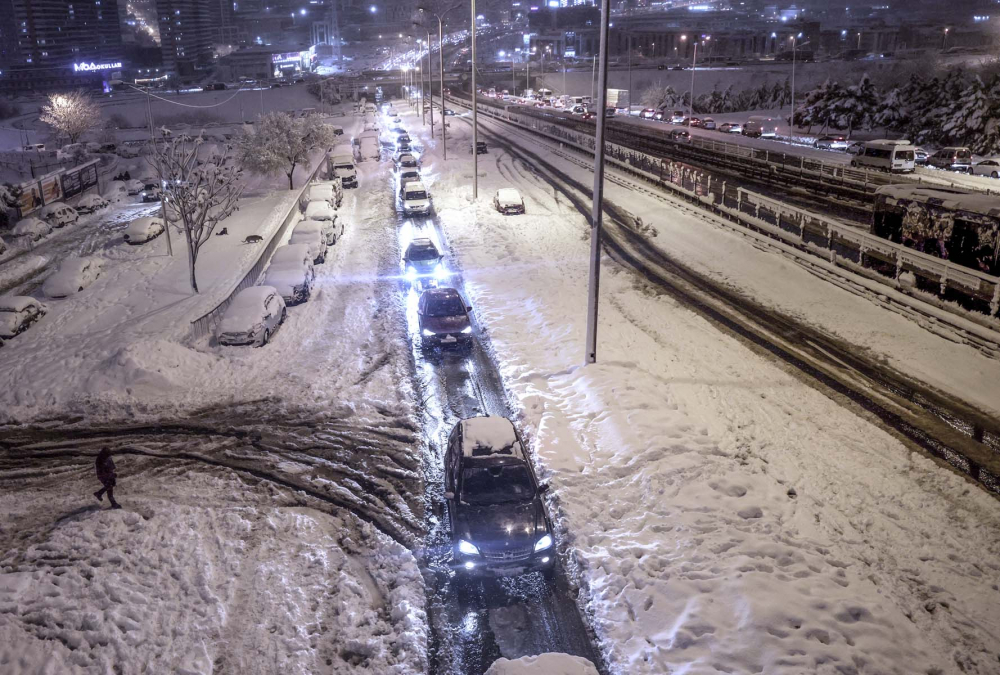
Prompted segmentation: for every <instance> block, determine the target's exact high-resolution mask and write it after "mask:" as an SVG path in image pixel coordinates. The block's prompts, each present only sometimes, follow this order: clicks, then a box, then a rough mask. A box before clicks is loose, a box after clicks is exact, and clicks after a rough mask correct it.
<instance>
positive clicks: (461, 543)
mask: <svg viewBox="0 0 1000 675" xmlns="http://www.w3.org/2000/svg"><path fill="white" fill-rule="evenodd" d="M536 546H537V545H536ZM458 552H459V553H463V554H465V555H479V549H478V548H476V545H475V544H473V543H472V542H468V541H466V540H464V539H459V540H458Z"/></svg>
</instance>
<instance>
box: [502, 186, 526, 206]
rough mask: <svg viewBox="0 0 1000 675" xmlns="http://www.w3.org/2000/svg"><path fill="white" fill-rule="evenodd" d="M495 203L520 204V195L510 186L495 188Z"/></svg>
mask: <svg viewBox="0 0 1000 675" xmlns="http://www.w3.org/2000/svg"><path fill="white" fill-rule="evenodd" d="M497 203H499V204H500V206H520V205H521V204H522V201H521V195H520V194H519V193H518V191H517V190H514V189H512V188H503V189H502V190H497Z"/></svg>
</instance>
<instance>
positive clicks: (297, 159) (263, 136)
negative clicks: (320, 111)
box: [237, 112, 335, 190]
mask: <svg viewBox="0 0 1000 675" xmlns="http://www.w3.org/2000/svg"><path fill="white" fill-rule="evenodd" d="M334 141H335V136H334V135H333V128H332V127H331V126H330V125H328V124H324V123H323V122H321V121H320V120H319V118H318V117H317V116H315V115H310V116H309V117H305V118H293V117H292V116H291V115H288V114H287V113H282V112H273V113H268V114H267V115H264V116H263V117H262V118H260V120H258V122H257V124H254V125H253V127H252V128H248V129H245V130H244V131H243V133H242V134H241V135H240V137H239V139H238V140H237V148H238V156H239V161H240V164H241V165H242V166H245V167H246V168H247V169H249V170H250V171H253V172H254V173H259V174H268V173H272V172H274V171H278V170H282V171H284V172H285V175H286V176H288V189H289V190H291V189H293V188H294V187H295V183H294V180H293V176H294V174H295V167H297V166H298V165H299V164H304V163H306V162H308V161H309V153H310V152H312V151H313V150H315V149H316V148H329V147H330V146H331V145H333V143H334Z"/></svg>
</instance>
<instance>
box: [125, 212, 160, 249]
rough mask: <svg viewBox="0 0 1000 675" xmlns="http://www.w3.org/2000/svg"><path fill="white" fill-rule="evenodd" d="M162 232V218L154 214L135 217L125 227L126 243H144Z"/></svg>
mask: <svg viewBox="0 0 1000 675" xmlns="http://www.w3.org/2000/svg"><path fill="white" fill-rule="evenodd" d="M161 234H163V219H162V218H156V217H154V216H143V217H141V218H136V219H135V220H133V221H132V222H131V223H129V224H128V227H127V228H125V234H124V235H123V238H124V240H125V243H126V244H133V245H135V244H145V243H146V242H147V241H151V240H153V239H156V238H157V237H159V236H160V235H161Z"/></svg>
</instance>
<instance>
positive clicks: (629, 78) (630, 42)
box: [625, 33, 632, 117]
mask: <svg viewBox="0 0 1000 675" xmlns="http://www.w3.org/2000/svg"><path fill="white" fill-rule="evenodd" d="M625 35H626V36H627V37H628V40H627V42H626V43H625V44H627V45H628V116H629V117H631V116H632V34H631V33H626V34H625Z"/></svg>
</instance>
